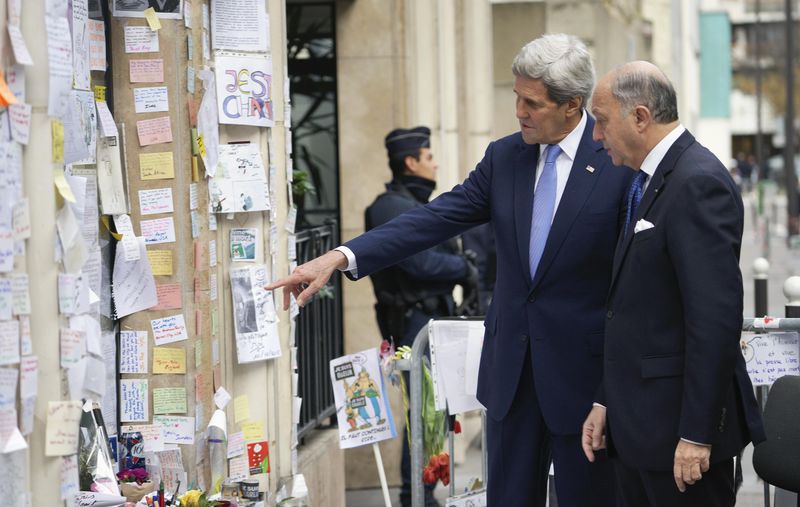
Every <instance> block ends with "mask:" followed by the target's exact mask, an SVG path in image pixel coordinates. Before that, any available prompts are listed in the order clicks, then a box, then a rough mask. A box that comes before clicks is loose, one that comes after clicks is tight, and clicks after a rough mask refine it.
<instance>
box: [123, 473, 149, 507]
mask: <svg viewBox="0 0 800 507" xmlns="http://www.w3.org/2000/svg"><path fill="white" fill-rule="evenodd" d="M117 479H119V481H120V483H121V484H120V490H121V491H122V495H123V496H124V497H125V498H127V499H128V501H129V502H133V503H136V502H138V501H139V500H141V499H142V497H143V496H144V495H146V494H147V493H150V492H151V491H153V490H154V489H155V486H153V482H152V481H150V474H149V473H147V470H146V469H144V468H126V469H124V470H120V471H119V472H118V473H117Z"/></svg>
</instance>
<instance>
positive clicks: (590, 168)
mask: <svg viewBox="0 0 800 507" xmlns="http://www.w3.org/2000/svg"><path fill="white" fill-rule="evenodd" d="M586 170H587V171H589V172H590V173H593V172H594V167H592V166H590V165H587V166H586Z"/></svg>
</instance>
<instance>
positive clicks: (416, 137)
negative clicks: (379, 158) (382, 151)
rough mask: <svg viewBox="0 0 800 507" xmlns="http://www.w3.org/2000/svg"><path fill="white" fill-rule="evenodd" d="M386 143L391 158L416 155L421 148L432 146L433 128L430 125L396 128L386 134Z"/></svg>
mask: <svg viewBox="0 0 800 507" xmlns="http://www.w3.org/2000/svg"><path fill="white" fill-rule="evenodd" d="M384 144H386V151H387V153H388V155H389V158H400V157H406V156H408V155H416V154H417V153H419V150H420V149H421V148H430V147H431V129H429V128H428V127H414V128H413V129H394V130H392V131H391V132H389V133H388V134H387V135H386V138H385V139H384Z"/></svg>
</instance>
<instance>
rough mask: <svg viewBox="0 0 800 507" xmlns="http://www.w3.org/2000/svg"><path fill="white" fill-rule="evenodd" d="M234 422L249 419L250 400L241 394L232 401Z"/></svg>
mask: <svg viewBox="0 0 800 507" xmlns="http://www.w3.org/2000/svg"><path fill="white" fill-rule="evenodd" d="M233 413H234V417H233V420H234V422H237V423H238V422H242V421H247V420H248V419H250V398H248V397H247V395H246V394H242V395H240V396H237V397H236V398H234V399H233Z"/></svg>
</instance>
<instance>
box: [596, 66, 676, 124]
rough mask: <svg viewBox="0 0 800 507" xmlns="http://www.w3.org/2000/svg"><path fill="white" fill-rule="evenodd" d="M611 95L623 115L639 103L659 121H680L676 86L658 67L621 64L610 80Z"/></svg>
mask: <svg viewBox="0 0 800 507" xmlns="http://www.w3.org/2000/svg"><path fill="white" fill-rule="evenodd" d="M611 94H612V95H613V96H614V98H615V99H617V101H618V102H619V105H620V109H621V110H622V113H623V114H628V113H630V112H631V111H632V110H633V108H635V107H636V106H645V107H646V108H647V109H649V110H650V114H651V115H652V116H653V119H654V120H655V122H656V123H672V122H674V121H677V120H678V99H677V97H676V95H675V88H673V86H672V83H670V81H669V79H668V78H667V76H666V75H664V73H663V72H661V70H659V69H657V68H652V69H648V68H643V67H642V66H635V65H624V66H622V67H618V68H617V71H616V73H615V75H614V78H613V80H612V82H611Z"/></svg>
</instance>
